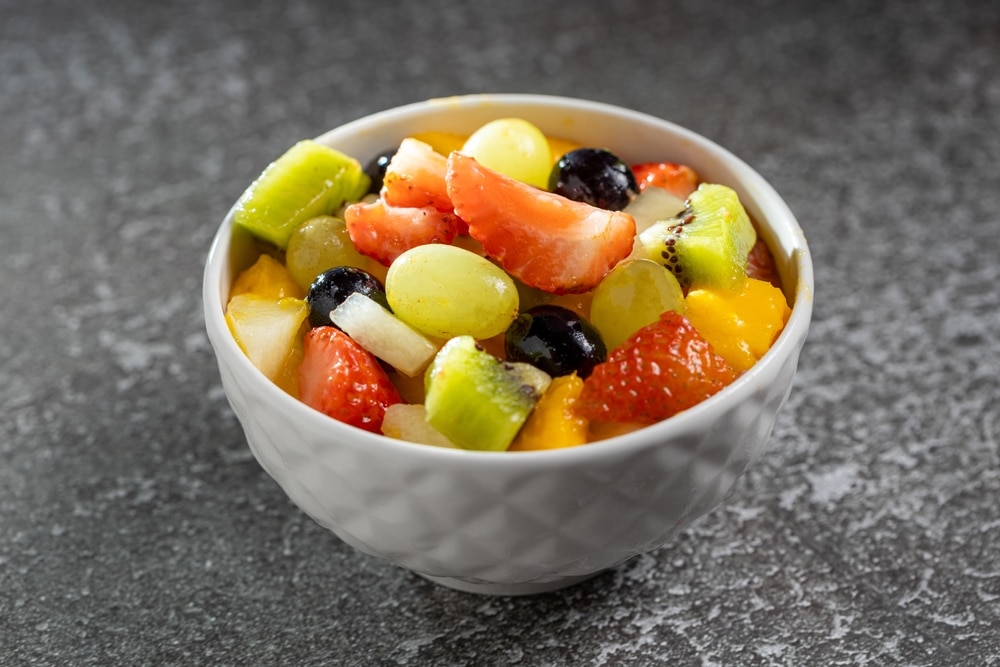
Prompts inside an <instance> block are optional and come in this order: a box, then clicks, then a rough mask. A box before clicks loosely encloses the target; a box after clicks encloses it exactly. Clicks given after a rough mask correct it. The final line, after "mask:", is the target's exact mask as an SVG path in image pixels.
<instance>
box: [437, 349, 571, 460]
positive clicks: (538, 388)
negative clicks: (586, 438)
mask: <svg viewBox="0 0 1000 667" xmlns="http://www.w3.org/2000/svg"><path fill="white" fill-rule="evenodd" d="M551 381H552V378H551V377H550V376H549V375H548V374H546V373H545V372H543V371H541V370H539V369H537V368H535V367H534V366H531V365H529V364H525V363H510V362H505V361H501V360H499V359H497V358H496V357H494V356H493V355H491V354H490V353H488V352H486V351H485V350H483V349H482V348H481V347H479V346H478V345H477V344H476V341H475V339H473V338H472V336H457V337H455V338H452V339H451V340H449V341H448V342H447V343H445V345H444V347H442V348H441V350H440V351H439V352H438V353H437V355H436V356H435V357H434V361H432V362H431V365H430V367H429V368H428V369H427V373H426V375H425V376H424V383H425V387H426V393H427V397H426V399H425V401H424V405H425V407H426V409H427V423H429V424H430V425H431V426H433V427H434V428H435V429H437V430H438V431H440V432H441V433H442V434H444V436H445V437H447V438H448V439H449V440H450V441H451V442H453V443H455V445H456V446H458V447H461V448H463V449H479V450H488V451H503V450H505V449H507V448H508V447H509V446H510V443H511V442H512V441H513V440H514V436H516V435H517V433H518V431H520V430H521V426H522V425H523V424H524V422H525V421H526V420H527V419H528V415H530V414H531V411H532V410H533V409H534V407H535V404H536V403H537V402H538V399H539V398H540V397H541V395H542V394H543V393H544V392H545V389H546V388H547V387H548V385H549V383H550V382H551Z"/></svg>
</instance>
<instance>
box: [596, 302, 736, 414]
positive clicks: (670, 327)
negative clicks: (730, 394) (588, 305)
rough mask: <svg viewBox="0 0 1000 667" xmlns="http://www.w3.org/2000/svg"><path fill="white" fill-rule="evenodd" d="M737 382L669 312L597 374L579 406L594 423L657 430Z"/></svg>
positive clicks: (614, 354) (612, 356)
mask: <svg viewBox="0 0 1000 667" xmlns="http://www.w3.org/2000/svg"><path fill="white" fill-rule="evenodd" d="M736 377H737V373H736V371H734V370H733V369H732V367H731V366H730V365H729V364H728V363H726V360H725V359H723V358H722V357H720V356H719V355H717V354H716V353H715V352H714V351H713V350H712V346H711V345H709V343H708V342H707V341H706V340H705V339H704V338H703V337H702V336H701V334H699V333H698V331H697V329H695V328H694V327H693V326H692V325H691V323H690V322H689V321H688V320H687V318H686V317H684V316H683V315H679V314H677V313H675V312H673V311H667V312H665V313H664V314H663V315H661V316H660V319H659V320H658V321H656V322H654V323H652V324H650V325H647V326H646V327H643V328H642V329H640V330H639V331H637V332H636V333H634V334H632V336H631V337H630V338H629V339H628V340H627V341H626V342H625V343H623V344H622V345H621V346H620V347H618V348H617V349H616V350H614V351H613V352H612V353H611V354H610V355H609V356H608V359H607V361H605V362H604V363H602V364H598V365H597V366H596V367H595V368H594V370H593V372H592V373H591V374H590V376H588V377H587V379H586V380H585V381H584V384H583V392H582V393H581V395H580V398H579V401H578V403H577V405H578V406H579V408H578V409H579V411H580V414H581V415H583V416H584V417H585V418H587V419H591V420H594V421H602V422H622V423H640V424H652V423H655V422H658V421H660V420H663V419H666V418H667V417H670V416H672V415H675V414H677V413H678V412H680V411H681V410H686V409H688V408H690V407H692V406H693V405H696V404H698V403H700V402H701V401H703V400H705V399H706V398H708V397H709V396H711V395H713V394H715V393H716V392H718V391H719V390H721V389H722V388H723V387H725V386H726V385H728V384H729V383H731V382H732V381H733V380H735V379H736Z"/></svg>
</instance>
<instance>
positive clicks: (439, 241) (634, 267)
mask: <svg viewBox="0 0 1000 667" xmlns="http://www.w3.org/2000/svg"><path fill="white" fill-rule="evenodd" d="M510 135H513V137H514V139H513V140H512V139H511V136H510ZM315 143H316V144H317V145H318V146H323V147H325V146H328V147H331V148H333V149H335V150H336V151H337V154H336V156H334V158H329V159H334V161H336V162H337V165H338V166H336V167H335V168H336V169H343V170H346V171H349V172H350V174H351V175H350V176H349V178H348V179H346V180H347V181H351V179H356V181H357V182H355V183H351V182H348V185H347V186H345V187H344V188H342V190H343V191H342V192H335V193H333V194H332V195H330V194H329V193H327V195H328V196H329V197H330V199H331V201H332V200H336V201H335V202H334V203H330V202H325V203H324V204H323V206H325V207H327V208H326V209H323V208H322V206H321V207H320V209H319V210H310V211H308V212H306V213H304V214H302V215H301V216H300V217H302V220H299V221H297V222H296V223H295V224H294V225H291V224H289V225H287V226H288V229H287V230H285V231H282V232H281V233H280V234H279V235H275V232H274V231H273V229H270V228H268V229H265V230H264V231H263V232H261V231H260V230H259V229H255V227H254V224H255V223H253V222H251V223H249V224H247V223H245V222H241V221H239V216H240V213H241V207H243V208H250V206H249V204H247V202H248V201H249V200H248V199H247V198H246V197H245V198H244V199H243V200H241V202H240V203H238V204H237V205H236V206H234V210H233V211H232V212H231V214H230V216H228V217H227V220H226V222H225V223H224V225H223V228H222V229H221V230H220V232H219V236H218V237H217V240H216V246H215V248H214V249H213V252H212V256H211V257H210V260H209V264H208V266H207V268H206V317H207V320H208V327H209V331H210V334H211V335H212V340H213V345H214V346H215V348H216V351H217V354H218V356H219V363H220V369H221V370H222V375H223V383H224V386H225V387H226V391H227V396H229V398H230V402H231V403H232V404H233V407H234V409H235V411H236V412H237V415H238V416H240V419H241V423H243V426H244V428H245V430H246V432H247V437H248V441H249V442H250V445H251V448H252V449H253V450H254V453H255V454H256V455H257V457H258V460H260V461H261V463H262V465H263V467H264V468H265V469H266V470H267V471H268V472H269V473H270V474H271V475H272V476H274V477H275V479H276V480H277V481H278V482H279V484H281V485H282V487H283V488H285V490H286V491H287V492H288V493H289V495H290V496H291V497H292V498H293V500H295V501H296V503H297V504H299V506H300V507H302V508H303V509H304V510H305V511H306V512H308V513H309V514H310V515H311V516H313V518H315V519H316V520H317V521H319V522H320V523H321V524H323V525H325V526H327V527H328V528H330V529H331V530H333V531H334V532H335V533H336V534H338V535H339V536H340V537H342V538H343V539H345V541H347V542H348V543H350V544H353V545H354V546H356V547H358V548H360V549H362V550H364V551H366V552H368V553H373V554H377V555H380V556H382V557H386V558H389V559H390V560H392V561H393V562H396V563H398V564H400V565H402V566H404V567H407V568H409V569H411V570H414V571H416V572H418V573H420V574H422V575H424V576H427V577H429V578H432V579H435V580H438V581H441V582H442V583H446V584H448V585H451V586H453V587H456V588H463V589H466V590H477V591H481V592H493V593H519V592H520V593H523V592H537V591H540V590H548V589H552V588H558V587H560V586H562V585H567V584H568V583H572V582H573V581H576V580H579V579H580V578H583V577H586V576H590V575H592V574H594V573H596V572H598V571H600V570H601V569H605V568H607V567H610V566H612V565H614V564H616V563H619V562H621V561H622V560H624V559H626V558H628V557H629V556H631V555H635V554H637V553H641V552H642V551H646V550H648V549H650V548H654V547H655V546H658V545H660V544H662V543H663V542H665V541H666V540H667V539H669V537H670V536H671V535H672V534H673V533H674V531H676V530H677V529H678V528H679V526H681V525H683V523H685V522H687V521H689V520H691V519H692V518H693V517H694V516H697V515H698V514H700V513H703V512H705V511H707V510H708V509H710V508H711V507H712V506H714V504H715V503H717V502H718V501H719V500H721V498H722V497H723V496H724V495H725V493H727V492H728V491H729V489H731V487H732V484H733V483H734V482H735V479H736V478H737V477H738V476H739V474H741V473H742V471H743V470H745V468H746V466H747V465H749V464H750V463H751V462H752V461H753V460H754V459H755V458H756V457H757V456H758V455H759V454H760V452H761V451H762V450H763V446H764V444H765V443H766V440H767V437H768V435H769V433H770V429H771V427H772V425H773V421H774V417H775V415H776V414H777V411H778V409H779V408H780V405H781V404H782V403H783V402H784V399H785V397H786V396H787V391H788V388H789V386H790V383H791V377H792V375H793V374H794V369H795V364H796V362H797V358H798V351H799V349H800V348H801V345H802V342H803V340H804V335H805V330H806V328H807V326H808V320H809V314H810V311H811V280H812V276H811V268H810V265H809V261H808V251H807V248H806V246H805V241H804V238H802V235H801V230H799V229H798V226H797V224H796V223H795V221H794V217H793V216H792V215H791V213H790V212H789V211H788V210H787V207H785V206H784V204H783V202H781V200H780V198H778V196H777V194H776V193H774V191H773V190H772V189H771V188H770V186H768V185H767V184H766V183H765V182H764V181H763V180H762V179H761V178H760V177H759V175H757V174H756V173H755V172H753V171H752V170H751V169H750V168H749V167H747V166H746V165H745V164H744V163H742V162H740V161H739V160H738V159H736V158H735V157H733V156H732V155H731V154H729V153H727V152H726V151H724V150H723V149H721V148H719V147H717V146H715V145H714V144H711V142H708V141H707V140H705V139H703V138H701V137H699V136H697V135H695V134H693V133H690V132H689V131H687V130H684V129H682V128H679V127H677V126H674V125H671V124H669V123H666V122H665V121H662V120H659V119H656V118H653V117H650V116H646V115H643V114H639V113H636V112H632V111H628V110H623V109H618V108H615V107H610V106H607V105H600V104H595V103H591V102H586V101H580V100H569V99H565V98H552V97H544V96H520V95H513V96H505V95H499V96H469V97H461V98H450V99H445V100H433V101H430V102H425V103H420V104H416V105H409V106H407V107H402V108H400V109H395V110H390V111H386V112H382V113H379V114H375V115H373V116H370V117H368V118H365V119H362V120H360V121H356V122H354V123H349V124H347V125H345V126H342V127H340V128H338V129H336V130H333V131H331V132H328V133H326V134H324V135H321V136H320V137H318V138H317V139H316V141H315ZM512 145H513V146H514V148H511V146H512ZM498 147H499V148H498ZM308 148H309V149H310V150H316V149H317V147H316V146H311V147H308ZM387 149H389V153H391V154H392V158H391V160H390V159H388V157H386V159H384V160H383V161H382V163H381V164H382V166H383V167H384V171H380V170H369V171H368V173H367V174H365V173H364V171H363V170H362V168H361V167H362V165H369V164H375V163H376V161H375V158H376V156H378V155H380V154H382V153H384V152H386V150H387ZM517 151H521V152H520V153H518V154H517V157H516V159H507V160H506V163H505V160H504V158H505V157H506V158H509V156H510V154H511V153H512V152H514V153H517ZM497 154H499V155H497ZM537 154H542V156H543V157H542V158H541V159H540V160H538V159H536V158H537ZM352 160H353V163H352ZM539 162H541V163H542V166H541V167H539V166H538V163H539ZM344 165H347V166H344ZM274 170H275V168H272V171H274ZM293 171H294V170H293ZM546 171H547V172H548V174H547V175H546V173H545V172H546ZM327 173H329V171H328V172H327ZM595 174H597V176H596V177H595ZM637 175H638V178H637ZM379 179H381V180H382V182H381V183H378V180H379ZM595 179H596V180H595ZM307 180H308V179H307ZM366 180H367V182H365V181H366ZM372 180H375V181H376V185H375V186H374V187H373V186H372V184H371V182H372ZM608 182H610V185H608ZM255 185H257V187H258V188H262V187H263V186H261V185H259V183H258V184H255ZM265 185H266V184H265ZM675 187H676V188H677V191H676V192H672V191H671V189H672V188H675ZM253 189H254V188H253V187H252V188H248V192H250V191H251V190H253ZM280 190H281V188H278V191H280ZM290 190H295V188H285V191H286V192H287V191H290ZM269 196H272V197H273V195H269ZM317 199H318V198H317V197H314V198H312V199H310V200H309V201H316V200H317ZM257 203H258V204H259V202H257ZM255 205H256V204H255ZM300 208H304V207H300ZM331 218H333V219H331ZM751 221H752V222H751ZM282 224H285V223H284V222H282ZM310 225H312V226H313V227H315V228H317V229H326V230H327V231H326V232H324V234H325V235H326V236H330V235H331V232H330V231H329V230H334V231H333V232H332V235H333V236H336V237H337V238H339V239H341V240H340V241H337V242H334V243H333V245H335V246H338V247H336V248H334V255H336V256H337V257H339V258H347V259H345V260H343V263H344V264H347V265H349V266H336V267H329V271H328V270H326V269H317V268H314V269H313V270H314V271H315V272H316V274H317V275H316V277H315V278H314V279H312V282H310V278H309V271H307V270H305V269H304V268H302V267H304V266H307V265H309V262H308V261H305V260H303V259H302V257H303V256H312V255H315V254H321V253H320V251H318V250H316V249H315V248H311V247H310V246H311V245H315V244H310V243H306V242H304V241H301V239H307V238H309V237H310V234H312V235H313V236H315V234H314V233H313V232H309V230H308V229H305V231H301V232H300V229H302V228H308V227H309V226H310ZM273 226H274V225H272V227H273ZM708 232H710V233H708ZM703 234H705V235H707V237H708V241H706V240H705V239H701V238H700V237H701V236H702V235H703ZM297 239H300V240H297ZM345 239H346V240H345ZM719 239H722V241H719ZM758 239H760V243H758ZM338 244H339V245H338ZM303 248H306V249H307V250H308V252H306V251H304V250H303ZM338 253H339V254H338ZM720 257H721V258H722V259H721V260H720V259H719V258H720ZM732 257H735V258H736V260H735V264H736V269H738V270H736V269H734V268H733V266H731V264H733V262H732V261H730V260H731V259H732ZM260 258H266V259H263V260H262V259H260ZM727 258H728V259H727ZM340 262H341V260H340V259H338V263H340ZM726 262H729V263H728V264H727V263H726ZM259 265H262V266H259ZM248 269H249V270H248ZM328 274H329V275H328ZM303 276H305V278H303ZM230 281H231V282H230ZM261 283H265V284H266V286H265V287H264V288H260V287H259V285H260V284H261ZM317 283H318V284H319V285H318V286H317ZM323 283H328V284H327V285H326V286H325V287H324V285H323ZM248 285H249V286H250V287H247V286H248ZM254 285H258V287H257V288H254V287H253V286H254ZM278 285H283V286H284V287H278V288H275V286H278ZM747 285H752V286H753V287H752V289H751V288H748V287H747ZM778 286H781V288H783V289H784V292H782V290H781V289H779V287H778ZM254 289H263V291H264V292H268V290H271V291H270V292H269V293H267V294H266V295H260V294H254ZM241 290H246V292H244V294H245V295H246V296H245V297H244V298H243V299H242V302H243V303H242V309H241V308H239V307H238V308H235V309H234V307H233V303H232V299H233V298H235V297H234V293H236V292H239V291H241ZM747 302H752V303H753V304H755V305H754V306H753V308H751V309H750V311H751V312H750V314H749V315H748V314H747V313H745V312H743V311H741V310H740V309H741V307H742V308H743V309H744V311H745V310H746V306H745V304H746V303H747ZM789 304H792V305H793V307H792V308H790V309H789V307H788V306H789ZM239 305H240V304H239V303H238V304H237V306H239ZM314 305H317V307H315V308H314V307H312V306H314ZM258 309H259V310H258ZM261 311H263V312H264V315H263V316H262V315H261ZM637 311H643V313H642V314H641V316H637V319H636V317H634V315H635V312H637ZM759 311H767V312H768V313H770V315H769V317H770V319H768V318H767V317H765V318H763V320H764V324H760V325H756V324H755V326H757V328H758V329H759V330H755V331H753V332H752V334H750V335H743V334H740V335H737V336H733V335H731V331H730V330H727V327H730V329H731V328H732V322H733V321H743V320H746V319H752V317H754V316H756V313H757V312H759ZM241 318H243V319H241ZM255 318H257V319H255ZM262 322H263V323H264V324H261V323H262ZM699 327H700V328H699ZM702 330H704V333H703V332H702ZM276 331H277V332H279V333H277V334H275V333H274V332H276ZM727 331H728V332H729V333H727ZM230 332H232V333H230ZM779 332H780V333H779ZM744 333H745V332H744ZM233 334H235V336H236V338H235V339H234V335H233ZM241 336H242V339H241ZM255 336H256V338H254V337H255ZM727 336H728V337H727ZM275 339H279V340H283V341H285V342H284V343H282V344H280V345H279V346H278V347H277V348H275V347H274V346H273V344H272V343H273V341H274V340H275ZM236 340H240V343H239V344H237V343H236ZM248 340H249V341H250V342H247V341H248ZM734 340H735V342H734ZM710 341H714V344H713V342H710ZM748 341H749V342H748ZM772 343H773V344H772ZM255 345H257V346H258V347H257V349H255V348H254V346H255ZM244 350H246V353H244ZM254 354H257V355H259V356H260V358H262V359H264V360H265V361H264V362H261V361H260V360H259V359H258V360H257V361H254V362H253V363H250V362H249V361H248V360H249V359H252V358H253V355H254ZM678 358H680V359H681V361H676V360H677V359H678ZM637 364H638V365H639V366H641V367H642V369H641V370H640V371H636V368H637ZM694 370H697V372H694ZM667 376H669V377H670V378H673V379H672V380H671V382H673V383H674V384H673V385H671V386H670V387H669V388H668V389H667V390H665V389H664V388H663V387H664V386H665V383H664V382H661V381H660V378H664V377H667ZM677 378H680V380H677ZM268 380H270V381H268ZM279 387H280V388H279ZM353 387H363V388H364V389H363V391H360V392H357V391H353V390H349V388H353ZM321 413H324V414H321ZM379 433H385V434H388V435H390V436H393V437H386V436H385V435H378V434H379ZM400 438H402V439H404V440H411V441H414V442H402V441H400ZM414 443H418V444H414ZM428 445H437V446H428ZM547 448H559V451H548V452H545V451H530V452H528V451H522V450H539V449H547ZM470 450H474V451H470ZM379 508H381V509H379ZM623 521H624V522H625V523H622V522H623ZM625 525H627V528H625V529H623V528H622V526H625ZM390 527H391V530H390V529H389V528H390ZM416 546H419V547H420V548H416Z"/></svg>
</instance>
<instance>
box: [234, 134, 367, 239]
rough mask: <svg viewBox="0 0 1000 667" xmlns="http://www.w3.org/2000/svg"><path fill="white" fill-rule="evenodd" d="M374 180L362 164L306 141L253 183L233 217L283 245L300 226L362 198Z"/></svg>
mask: <svg viewBox="0 0 1000 667" xmlns="http://www.w3.org/2000/svg"><path fill="white" fill-rule="evenodd" d="M368 183H369V179H368V176H366V175H365V173H364V169H362V167H361V165H360V163H358V161H357V160H355V159H354V158H352V157H349V156H347V155H344V154H343V153H341V152H340V151H337V150H335V149H333V148H330V147H329V146H324V145H323V144H320V143H318V142H316V141H313V140H312V139H306V140H303V141H300V142H298V143H296V144H295V145H294V146H292V147H291V148H289V149H288V150H287V151H286V152H285V153H284V154H283V155H282V156H281V157H279V158H278V159H277V160H275V161H274V162H272V163H271V164H270V165H268V166H267V168H266V169H264V171H263V172H262V173H261V175H260V176H258V177H257V179H256V180H255V181H254V182H253V183H251V184H250V186H249V187H248V188H247V189H246V191H245V192H244V193H243V195H242V196H241V197H240V199H239V201H237V202H236V206H235V208H234V210H233V221H234V222H235V223H236V224H237V225H240V226H241V227H245V228H246V229H248V230H249V231H250V232H251V233H252V234H253V235H254V236H256V237H258V238H261V239H263V240H265V241H269V242H271V243H273V244H274V245H276V246H278V247H279V248H282V249H284V248H285V246H286V245H288V239H289V237H291V235H292V232H293V231H294V230H295V228H296V227H298V226H299V225H300V224H302V223H303V222H305V221H306V220H309V219H310V218H314V217H316V216H318V215H329V214H332V213H334V212H335V211H337V209H339V208H340V207H341V206H342V205H343V204H344V202H346V201H355V200H357V199H360V198H361V197H362V196H363V195H364V194H365V192H366V191H367V189H368Z"/></svg>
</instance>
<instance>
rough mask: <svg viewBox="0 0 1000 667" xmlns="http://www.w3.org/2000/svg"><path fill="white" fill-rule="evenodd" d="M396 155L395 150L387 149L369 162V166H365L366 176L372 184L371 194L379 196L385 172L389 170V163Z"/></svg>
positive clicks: (369, 190) (370, 185)
mask: <svg viewBox="0 0 1000 667" xmlns="http://www.w3.org/2000/svg"><path fill="white" fill-rule="evenodd" d="M395 154H396V149H395V148H387V149H386V150H383V151H381V152H380V153H379V154H378V155H376V156H375V157H373V158H372V159H371V160H369V161H368V164H366V165H365V175H366V176H367V177H368V179H369V180H370V183H369V184H368V193H369V194H378V192H379V190H381V189H382V182H383V180H384V179H385V170H386V169H387V168H388V166H389V162H390V160H392V156H393V155H395Z"/></svg>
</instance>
